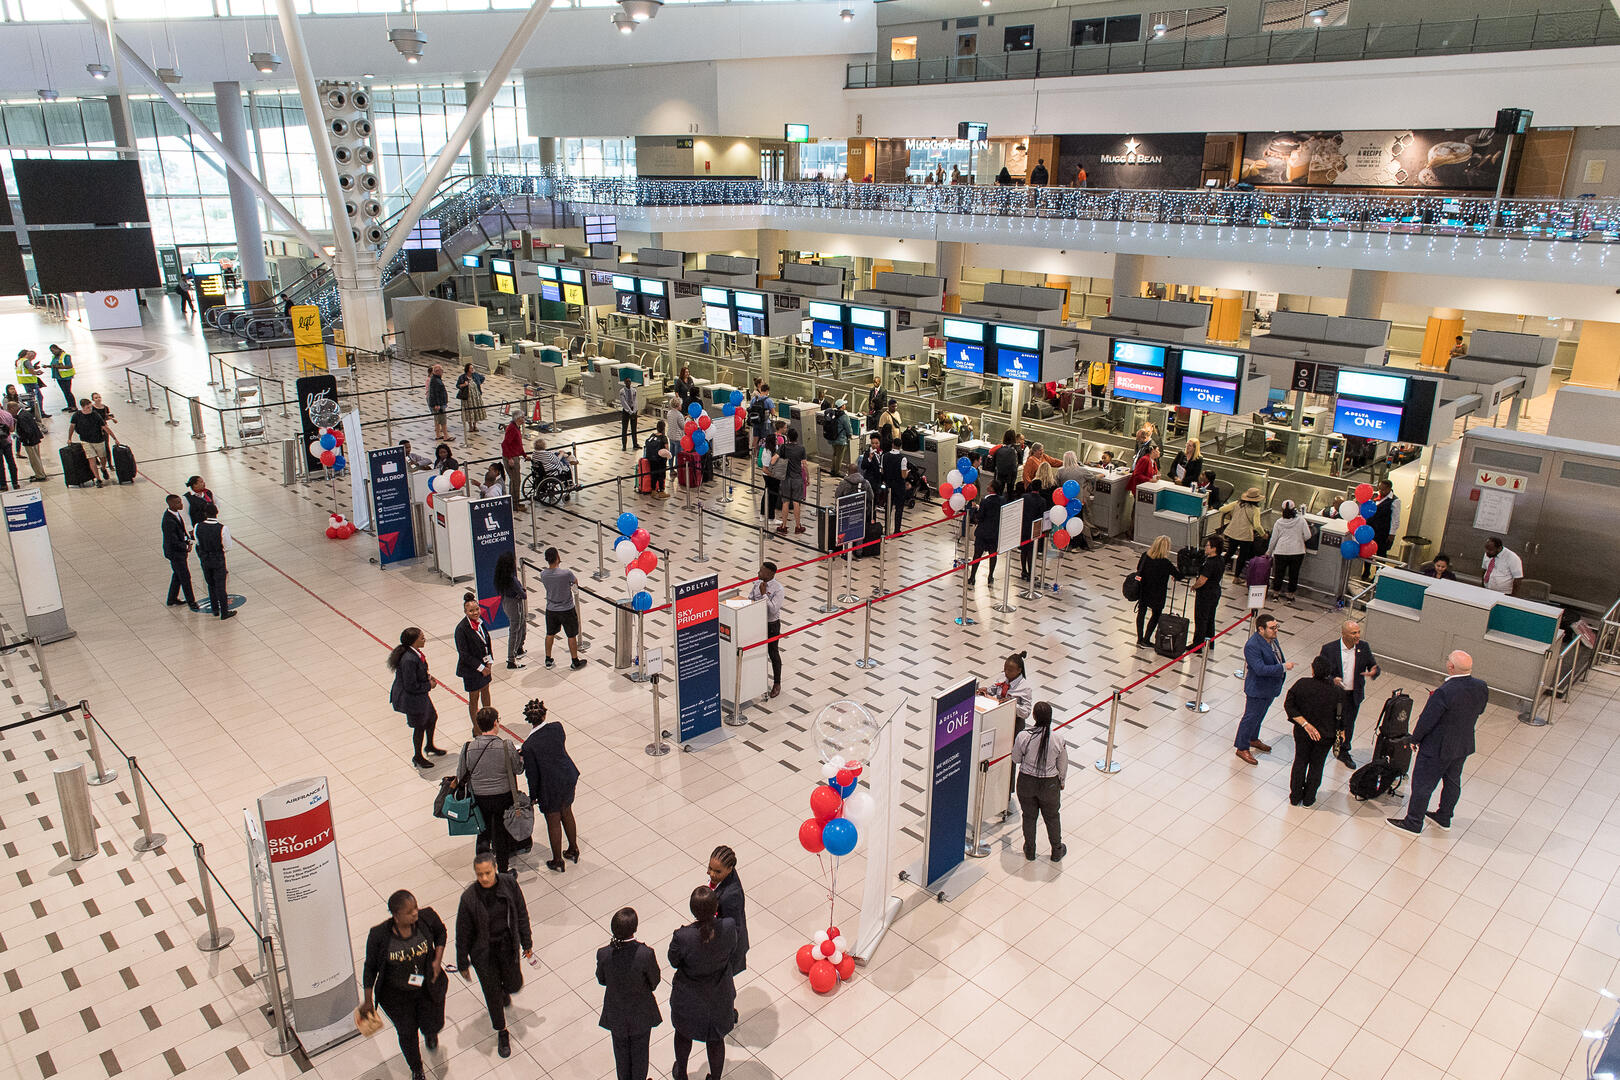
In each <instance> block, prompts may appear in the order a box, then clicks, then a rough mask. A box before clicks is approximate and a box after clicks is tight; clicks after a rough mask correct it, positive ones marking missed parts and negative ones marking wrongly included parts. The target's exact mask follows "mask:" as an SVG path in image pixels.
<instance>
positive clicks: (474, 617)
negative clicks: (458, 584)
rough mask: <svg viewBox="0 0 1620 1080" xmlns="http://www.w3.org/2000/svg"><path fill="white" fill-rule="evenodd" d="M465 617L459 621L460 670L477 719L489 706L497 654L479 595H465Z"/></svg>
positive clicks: (472, 716)
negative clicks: (491, 643) (492, 645)
mask: <svg viewBox="0 0 1620 1080" xmlns="http://www.w3.org/2000/svg"><path fill="white" fill-rule="evenodd" d="M461 612H462V620H461V621H460V622H458V623H457V624H456V633H455V640H456V674H457V675H459V676H460V677H461V688H462V689H463V690H464V691H466V693H467V718H468V719H469V720H472V721H473V722H474V723H477V720H478V711H479V710H480V709H487V708H489V683H490V679H491V678H492V676H493V672H494V670H495V657H494V655H493V653H492V651H491V647H490V644H489V630H488V628H487V627H485V626H484V620H483V616H482V613H481V612H480V611H479V608H478V598H477V597H476V596H474V595H473V594H472V593H463V594H462V596H461Z"/></svg>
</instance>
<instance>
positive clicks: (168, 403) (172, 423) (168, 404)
mask: <svg viewBox="0 0 1620 1080" xmlns="http://www.w3.org/2000/svg"><path fill="white" fill-rule="evenodd" d="M163 407H164V408H166V409H168V410H169V418H168V419H167V420H165V421H163V426H164V427H179V426H180V421H178V420H176V419H175V418H174V401H173V399H172V398H170V397H169V388H168V387H167V386H165V387H164V388H163Z"/></svg>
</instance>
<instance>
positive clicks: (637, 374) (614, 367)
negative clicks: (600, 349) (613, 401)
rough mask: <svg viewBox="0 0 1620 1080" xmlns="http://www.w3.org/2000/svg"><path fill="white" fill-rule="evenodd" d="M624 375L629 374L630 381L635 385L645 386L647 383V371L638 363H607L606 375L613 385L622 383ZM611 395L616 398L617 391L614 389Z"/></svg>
mask: <svg viewBox="0 0 1620 1080" xmlns="http://www.w3.org/2000/svg"><path fill="white" fill-rule="evenodd" d="M626 375H628V376H630V382H631V383H632V384H633V385H635V386H645V385H646V383H647V372H646V371H645V370H644V369H643V368H642V366H641V365H640V364H630V363H624V362H617V363H612V364H609V365H608V377H609V378H610V379H612V380H613V385H615V386H618V385H619V384H620V383H623V382H624V377H625V376H626ZM613 396H614V397H615V398H617V397H618V391H614V394H613Z"/></svg>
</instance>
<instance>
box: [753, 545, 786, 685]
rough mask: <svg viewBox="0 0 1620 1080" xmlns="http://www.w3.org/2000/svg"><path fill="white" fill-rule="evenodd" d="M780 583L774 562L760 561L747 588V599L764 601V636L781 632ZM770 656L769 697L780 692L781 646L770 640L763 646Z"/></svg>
mask: <svg viewBox="0 0 1620 1080" xmlns="http://www.w3.org/2000/svg"><path fill="white" fill-rule="evenodd" d="M783 596H784V591H783V589H782V583H781V582H780V581H777V580H776V564H775V563H773V562H767V563H761V564H760V567H759V580H758V581H756V582H754V587H753V588H752V589H749V590H748V599H750V600H763V601H765V636H766V637H767V638H773V637H775V636H776V635H778V634H780V633H781V632H782V599H783ZM765 651H766V653H768V654H769V655H770V658H771V697H775V696H776V695H778V694H780V693H781V692H782V646H781V644H780V643H779V642H775V641H773V642H771V643H770V644H769V645H767V646H765Z"/></svg>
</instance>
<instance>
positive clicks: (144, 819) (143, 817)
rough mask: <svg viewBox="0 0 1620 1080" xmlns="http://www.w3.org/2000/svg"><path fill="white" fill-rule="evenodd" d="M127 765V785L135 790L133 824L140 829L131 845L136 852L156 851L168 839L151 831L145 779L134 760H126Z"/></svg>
mask: <svg viewBox="0 0 1620 1080" xmlns="http://www.w3.org/2000/svg"><path fill="white" fill-rule="evenodd" d="M125 761H126V762H127V763H128V765H129V783H130V786H131V787H133V788H134V789H135V823H136V824H137V825H139V826H140V827H141V835H140V837H139V838H138V839H137V840H136V841H135V843H134V844H133V845H132V846H133V847H134V848H135V850H136V851H156V850H157V849H158V848H160V847H162V846H163V842H164V841H165V840H167V839H168V837H167V836H164V835H163V834H162V833H160V832H153V831H152V814H151V812H150V811H149V810H147V809H146V777H144V776H142V775H141V767H140V765H138V764H137V763H136V761H135V759H134V758H126V759H125Z"/></svg>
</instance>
